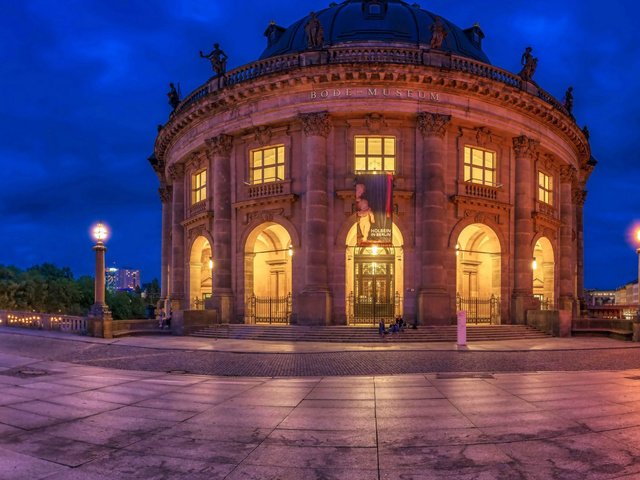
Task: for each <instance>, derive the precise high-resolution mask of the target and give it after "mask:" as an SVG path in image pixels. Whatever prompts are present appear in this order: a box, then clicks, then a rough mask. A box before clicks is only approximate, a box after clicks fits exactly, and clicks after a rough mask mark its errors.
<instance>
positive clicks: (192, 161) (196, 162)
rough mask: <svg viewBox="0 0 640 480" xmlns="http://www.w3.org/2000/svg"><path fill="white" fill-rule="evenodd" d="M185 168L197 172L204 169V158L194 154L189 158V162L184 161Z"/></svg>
mask: <svg viewBox="0 0 640 480" xmlns="http://www.w3.org/2000/svg"><path fill="white" fill-rule="evenodd" d="M186 165H187V168H189V169H193V170H199V169H201V168H202V167H204V157H203V156H202V155H200V154H199V153H197V152H195V153H192V154H191V155H190V156H189V160H187V161H186Z"/></svg>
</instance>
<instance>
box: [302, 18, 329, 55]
mask: <svg viewBox="0 0 640 480" xmlns="http://www.w3.org/2000/svg"><path fill="white" fill-rule="evenodd" d="M304 31H305V33H306V34H307V47H309V48H322V45H323V44H324V29H323V28H322V24H321V23H320V20H318V17H317V15H316V13H315V12H311V15H310V18H309V21H308V22H307V24H306V25H305V26H304Z"/></svg>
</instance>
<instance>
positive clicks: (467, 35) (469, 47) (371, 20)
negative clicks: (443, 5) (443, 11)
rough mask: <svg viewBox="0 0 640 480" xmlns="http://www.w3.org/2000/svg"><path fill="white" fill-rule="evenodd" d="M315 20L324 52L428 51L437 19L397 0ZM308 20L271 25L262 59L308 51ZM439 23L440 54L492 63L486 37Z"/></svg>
mask: <svg viewBox="0 0 640 480" xmlns="http://www.w3.org/2000/svg"><path fill="white" fill-rule="evenodd" d="M316 15H317V17H318V20H319V21H320V24H321V25H322V28H323V32H324V46H325V47H332V46H338V45H345V44H346V45H348V44H350V43H354V44H361V43H365V42H380V43H393V44H396V43H400V44H402V43H404V44H407V45H411V46H415V47H424V48H428V47H429V46H430V43H431V37H432V33H431V26H432V25H433V24H434V23H435V22H436V19H438V16H437V15H435V14H433V13H431V12H428V11H426V10H423V9H421V8H420V6H419V5H417V4H413V5H409V4H408V3H406V2H403V1H401V0H347V1H345V2H342V3H340V4H336V3H332V4H331V5H329V8H326V9H324V10H321V11H319V12H317V14H316ZM309 19H310V15H308V16H306V17H304V18H303V19H301V20H299V21H297V22H295V23H294V24H293V25H291V26H290V27H289V28H287V29H285V28H282V27H279V26H277V25H273V24H272V25H271V26H270V27H269V29H267V31H266V32H265V35H266V36H267V38H268V41H269V45H268V47H267V48H266V50H265V51H264V52H262V55H261V56H260V59H261V60H263V59H265V58H269V57H275V56H278V55H285V54H288V53H297V52H302V51H304V50H307V49H308V46H307V38H306V33H305V25H306V24H307V22H308V21H309ZM440 21H441V22H442V25H443V26H444V29H445V30H446V32H447V35H446V38H445V40H444V43H443V44H442V47H441V50H442V51H444V52H447V53H453V54H455V55H460V56H463V57H468V58H472V59H474V60H479V61H481V62H485V63H490V62H489V59H488V58H487V56H486V55H485V53H484V52H483V51H482V45H481V43H482V38H484V34H483V33H482V30H480V27H479V26H477V25H474V26H473V27H471V28H468V29H465V30H462V29H461V28H459V27H457V26H456V25H454V24H453V23H451V22H449V21H448V20H446V19H444V18H441V19H440Z"/></svg>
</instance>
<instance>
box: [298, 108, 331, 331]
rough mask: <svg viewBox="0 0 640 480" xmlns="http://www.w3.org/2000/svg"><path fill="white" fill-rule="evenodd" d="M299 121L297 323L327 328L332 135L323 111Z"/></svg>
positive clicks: (305, 115) (302, 117)
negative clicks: (301, 187)
mask: <svg viewBox="0 0 640 480" xmlns="http://www.w3.org/2000/svg"><path fill="white" fill-rule="evenodd" d="M299 118H300V121H301V123H302V129H303V132H304V138H303V152H304V162H305V164H306V193H305V196H304V202H305V203H304V206H305V207H304V208H305V222H304V226H303V231H302V249H303V251H304V263H305V274H304V287H303V290H302V293H301V294H300V296H299V298H298V308H297V310H298V323H300V324H303V325H328V324H330V323H331V296H330V294H329V282H328V279H329V275H328V268H327V263H328V261H329V252H328V248H327V229H328V223H329V222H328V213H329V198H328V192H327V188H328V178H327V177H328V170H327V137H328V136H329V133H331V120H330V118H329V114H328V113H326V112H316V113H308V114H301V115H300V117H299Z"/></svg>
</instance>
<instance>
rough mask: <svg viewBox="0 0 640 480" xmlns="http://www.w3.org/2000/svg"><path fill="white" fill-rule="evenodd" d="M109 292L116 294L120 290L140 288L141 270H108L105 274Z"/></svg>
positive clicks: (112, 268) (113, 268)
mask: <svg viewBox="0 0 640 480" xmlns="http://www.w3.org/2000/svg"><path fill="white" fill-rule="evenodd" d="M105 276H106V283H107V290H109V291H110V292H116V291H118V290H135V289H136V288H138V287H140V284H141V282H140V270H131V269H128V268H115V267H111V268H107V271H106V272H105Z"/></svg>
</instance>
